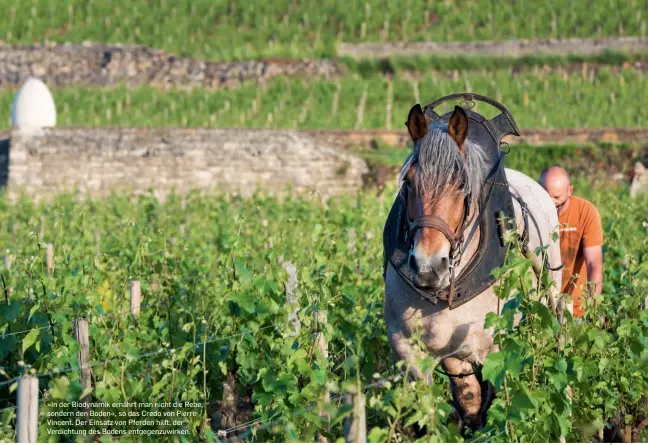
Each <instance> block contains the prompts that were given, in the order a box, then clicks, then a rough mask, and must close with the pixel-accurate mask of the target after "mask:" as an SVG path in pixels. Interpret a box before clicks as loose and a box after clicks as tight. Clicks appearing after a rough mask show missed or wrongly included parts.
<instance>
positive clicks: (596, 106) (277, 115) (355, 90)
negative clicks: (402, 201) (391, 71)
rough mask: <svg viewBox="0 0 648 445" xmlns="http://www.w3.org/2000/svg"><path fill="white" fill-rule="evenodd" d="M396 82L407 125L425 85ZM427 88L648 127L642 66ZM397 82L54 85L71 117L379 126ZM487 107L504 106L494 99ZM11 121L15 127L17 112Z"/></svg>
mask: <svg viewBox="0 0 648 445" xmlns="http://www.w3.org/2000/svg"><path fill="white" fill-rule="evenodd" d="M393 82H394V88H393V99H392V101H393V105H392V119H391V122H390V124H391V128H395V129H403V128H404V126H403V123H404V121H405V118H406V116H407V113H408V111H409V109H410V108H411V107H412V105H414V104H415V103H416V101H417V100H416V96H415V94H416V92H415V85H414V84H413V83H412V82H411V81H409V80H406V79H404V78H402V77H398V76H396V77H395V78H394V80H393ZM338 88H339V90H338ZM417 88H418V94H419V96H420V100H421V101H422V103H423V104H425V103H429V102H431V101H432V100H434V99H436V98H438V97H441V96H443V95H446V94H450V93H453V92H457V91H466V90H470V91H474V92H479V93H480V94H484V95H486V96H490V97H492V98H494V99H498V100H500V101H501V102H502V103H503V104H504V105H505V106H507V107H508V108H509V109H510V110H511V112H512V113H513V115H514V116H515V118H516V120H517V122H518V124H519V125H520V126H521V127H523V128H536V127H551V128H553V127H556V128H562V127H569V128H579V127H642V126H645V122H646V120H647V118H648V108H646V107H645V106H644V105H643V103H642V102H641V101H639V100H637V97H638V95H641V94H643V93H645V92H647V91H648V79H647V78H646V77H645V76H644V75H643V74H642V73H641V72H639V71H636V70H633V69H624V70H622V71H620V72H618V73H616V74H610V73H609V72H608V71H607V70H606V69H602V70H601V71H600V73H599V75H598V76H597V77H596V78H591V77H588V78H587V79H583V77H582V75H581V74H580V73H579V74H576V73H573V74H570V75H568V74H567V73H562V74H561V73H550V74H545V75H542V74H538V75H535V74H533V73H531V72H529V73H523V74H520V75H516V76H511V74H510V72H509V71H508V70H497V71H485V70H484V71H481V72H470V73H462V74H461V75H459V74H458V73H457V76H456V77H455V78H448V77H446V76H445V75H439V74H434V73H431V74H427V75H425V76H423V77H421V78H420V80H418V82H417ZM387 92H388V88H387V80H386V79H385V78H384V77H383V76H379V75H374V76H370V77H369V78H361V77H359V76H347V77H343V78H341V79H338V80H332V81H324V80H313V81H304V80H294V79H286V78H282V79H274V80H272V81H270V82H269V83H267V84H263V85H261V86H259V85H256V84H247V85H244V86H242V87H240V88H236V89H230V90H220V91H214V90H212V91H209V90H202V89H201V90H193V91H187V90H171V91H159V90H155V89H153V88H150V87H141V88H137V89H128V88H126V87H124V86H121V87H117V88H113V89H99V88H94V87H65V88H61V89H54V90H53V95H54V99H55V103H56V106H57V112H58V125H61V126H107V125H108V126H127V127H135V126H153V127H164V126H167V127H179V126H182V127H266V128H308V129H352V128H355V127H356V126H357V127H358V128H361V129H375V128H386V127H387V123H386V114H387V111H386V110H387V107H386V105H387ZM642 92H643V93H642ZM14 95H15V91H13V90H3V91H2V92H0V109H3V110H7V111H9V110H10V109H11V103H12V101H13V97H14ZM363 95H365V96H366V97H365V101H364V109H363V112H362V115H363V118H362V121H361V122H358V120H357V119H358V114H359V113H358V108H359V105H360V103H361V99H362V96H363ZM336 96H337V99H336ZM335 102H337V108H335V107H334V106H333V105H334V103H335ZM446 105H447V104H446ZM444 106H445V105H444ZM448 107H449V105H448ZM482 108H483V107H482ZM448 109H451V108H448ZM441 111H443V109H442V110H441ZM477 111H480V112H482V113H483V114H484V115H486V116H493V115H494V114H495V113H494V110H493V109H490V107H489V108H488V109H487V108H484V109H480V108H479V107H478V108H477ZM2 123H3V127H4V128H8V126H9V124H10V121H9V113H7V114H6V115H5V116H4V118H2Z"/></svg>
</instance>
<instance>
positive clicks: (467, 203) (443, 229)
mask: <svg viewBox="0 0 648 445" xmlns="http://www.w3.org/2000/svg"><path fill="white" fill-rule="evenodd" d="M406 125H407V128H408V130H409V133H410V136H411V137H412V140H413V142H414V147H413V150H412V153H411V154H410V155H409V157H408V159H407V160H406V162H405V164H404V165H403V167H402V170H401V174H400V178H399V181H400V186H401V187H400V189H402V188H403V187H407V209H406V211H407V212H408V216H409V220H410V221H416V220H420V218H423V217H427V218H426V220H427V221H435V222H434V224H425V225H423V226H419V227H414V231H413V232H412V234H411V235H410V237H411V238H412V241H411V243H412V247H411V251H410V255H409V262H408V264H409V268H410V269H411V272H412V277H413V280H412V281H413V285H414V286H416V287H418V288H422V289H427V290H432V291H435V290H439V289H444V288H446V287H447V286H448V285H449V283H450V280H451V276H452V272H453V271H452V268H454V273H456V274H457V276H458V275H459V274H461V272H462V269H463V268H464V267H465V266H466V264H468V263H469V262H470V260H471V258H472V257H473V255H475V253H476V251H477V247H478V245H479V238H480V235H479V231H478V230H477V232H476V234H475V236H474V237H473V238H472V240H471V241H470V244H469V245H468V246H467V248H466V249H465V250H464V251H463V254H462V255H461V257H460V259H459V260H458V262H457V263H456V264H453V262H454V260H455V259H456V257H455V256H454V255H453V252H452V250H453V243H451V239H452V238H453V237H452V235H453V234H454V233H457V232H461V230H462V229H464V228H466V227H467V226H468V227H469V226H472V220H470V221H468V222H469V223H470V224H467V225H466V224H465V223H466V221H465V219H466V218H468V219H470V218H475V215H477V214H478V212H477V208H478V199H479V196H480V190H481V188H482V186H483V183H484V181H485V178H486V175H487V172H488V170H489V168H490V166H489V165H488V162H487V160H486V159H487V158H486V156H485V152H484V150H483V148H482V147H480V146H479V145H477V144H476V143H473V142H472V141H470V140H469V138H468V131H469V128H468V120H467V116H466V113H465V112H464V111H463V110H462V109H461V108H460V107H456V108H455V111H454V113H453V114H452V116H451V118H450V119H449V121H448V122H447V123H446V122H444V121H442V120H436V121H434V122H432V123H429V122H428V119H427V117H426V116H425V114H424V113H423V111H422V109H421V107H420V105H416V106H414V107H413V108H412V110H411V111H410V113H409V116H408V120H407V123H406ZM505 172H506V177H507V179H508V182H509V189H510V191H511V194H512V195H513V196H516V197H519V198H521V199H522V200H523V201H525V202H526V203H527V204H528V210H529V213H530V214H531V215H532V216H533V218H534V220H535V221H536V222H537V225H538V230H529V232H528V247H529V250H530V251H534V250H535V249H536V248H537V247H538V246H540V245H541V242H542V240H544V242H546V243H547V244H548V245H549V246H548V251H547V259H548V262H549V264H554V265H557V264H560V262H561V258H560V247H559V243H558V241H557V240H553V239H552V237H551V233H552V231H554V230H556V229H557V227H558V215H557V213H556V208H555V206H554V204H553V203H552V201H551V198H550V197H549V195H548V194H547V193H546V192H545V190H544V189H543V188H542V187H541V186H540V185H539V184H538V183H537V182H535V181H534V180H532V179H531V178H529V177H528V176H526V175H524V174H522V173H520V172H517V171H515V170H510V169H506V170H505ZM514 209H515V218H516V221H515V226H516V227H515V229H516V230H517V231H518V232H519V233H520V234H521V233H522V232H523V229H524V217H523V215H522V212H521V209H520V206H519V204H518V202H516V200H514ZM465 231H467V229H465ZM550 278H551V279H552V280H553V282H554V283H555V288H554V289H553V292H554V294H556V289H560V284H561V274H560V272H558V271H551V272H550ZM496 284H497V283H495V285H496ZM497 300H498V297H497V295H496V294H495V292H494V289H493V287H491V288H488V289H486V290H485V291H483V292H482V293H480V294H479V295H478V296H477V297H475V298H473V299H472V300H470V301H468V302H467V303H465V304H463V305H462V306H461V307H459V308H456V309H453V310H449V309H448V304H446V302H444V301H439V303H438V304H434V303H432V302H430V301H428V300H426V299H423V298H422V297H421V296H420V295H419V294H418V293H417V292H416V290H415V289H413V288H412V287H411V286H410V284H408V283H407V282H406V281H405V280H404V279H403V278H402V277H401V276H400V275H399V274H398V272H397V271H396V270H395V269H394V267H393V266H392V265H391V263H388V265H387V269H386V272H385V322H386V324H387V333H388V336H389V341H390V343H391V346H392V350H393V352H394V355H395V358H396V359H397V360H404V361H405V362H406V363H407V364H408V366H409V367H410V372H411V373H412V374H413V376H414V377H415V378H420V379H427V380H430V379H431V377H432V376H431V375H424V374H423V372H421V371H420V369H418V368H417V367H416V361H417V359H420V358H424V356H426V355H431V356H434V357H437V358H438V359H440V361H441V364H442V366H443V368H444V369H445V371H446V372H447V373H448V374H453V375H463V374H470V373H472V371H473V364H475V365H477V366H479V365H481V364H483V362H484V360H485V359H486V356H487V354H488V353H489V352H491V351H495V350H496V346H495V345H494V344H493V331H492V330H491V329H485V328H484V321H485V318H486V314H488V313H489V312H496V311H497V308H498V301H497ZM503 303H504V302H502V304H501V305H503ZM501 305H500V306H501ZM414 335H418V336H420V338H421V339H422V341H423V343H424V344H425V348H426V350H425V351H421V350H420V348H417V347H414V346H413V345H412V342H411V338H412V337H413V336H414ZM451 388H452V393H453V398H454V401H455V406H456V407H457V410H458V413H459V415H460V417H461V420H462V425H465V426H468V427H470V428H472V429H473V430H475V429H479V428H481V427H482V426H483V421H484V418H485V407H486V405H487V402H488V401H487V400H483V399H484V398H485V397H483V394H482V385H481V383H480V382H479V380H478V378H477V377H476V376H475V375H474V374H473V375H468V376H465V377H452V378H451Z"/></svg>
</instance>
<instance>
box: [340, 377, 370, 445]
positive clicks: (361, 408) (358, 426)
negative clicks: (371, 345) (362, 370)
mask: <svg viewBox="0 0 648 445" xmlns="http://www.w3.org/2000/svg"><path fill="white" fill-rule="evenodd" d="M344 402H345V404H346V405H347V406H351V407H352V408H353V410H352V411H351V414H350V415H349V416H348V417H347V418H346V419H345V420H344V437H345V439H346V441H347V442H354V443H366V442H367V416H366V413H365V395H364V393H363V392H362V391H360V387H359V385H358V386H357V387H355V388H353V389H352V390H350V391H349V392H347V394H346V395H345V396H344Z"/></svg>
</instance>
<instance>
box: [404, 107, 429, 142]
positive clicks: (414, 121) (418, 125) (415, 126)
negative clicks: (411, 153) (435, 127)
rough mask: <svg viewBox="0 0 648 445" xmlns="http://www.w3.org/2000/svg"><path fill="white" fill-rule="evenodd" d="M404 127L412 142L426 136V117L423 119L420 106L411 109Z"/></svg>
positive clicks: (423, 115)
mask: <svg viewBox="0 0 648 445" xmlns="http://www.w3.org/2000/svg"><path fill="white" fill-rule="evenodd" d="M405 125H406V126H407V130H408V131H409V134H410V136H411V137H412V140H413V141H414V142H416V141H418V140H419V139H421V138H422V137H423V136H425V135H426V134H427V132H428V120H427V117H425V114H424V113H423V110H422V109H421V105H420V104H416V105H414V106H413V107H412V109H411V110H410V112H409V115H408V116H407V122H405Z"/></svg>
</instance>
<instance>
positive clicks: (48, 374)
mask: <svg viewBox="0 0 648 445" xmlns="http://www.w3.org/2000/svg"><path fill="white" fill-rule="evenodd" d="M278 326H279V325H278V324H273V325H270V326H264V327H262V328H258V329H254V330H250V331H245V332H240V333H238V334H233V335H229V336H226V337H220V338H214V339H209V340H206V341H202V342H198V343H194V344H193V347H194V348H198V347H201V346H204V345H207V344H210V343H216V342H219V341H223V340H229V339H232V338H236V337H240V336H243V335H247V334H256V333H257V332H260V331H263V330H267V329H270V328H275V327H278ZM190 344H191V343H185V344H184V345H182V346H180V347H176V348H171V349H164V350H160V351H154V352H147V353H146V354H141V355H137V356H128V355H127V356H125V357H119V358H114V359H111V360H101V361H96V362H93V363H90V364H89V365H88V367H90V368H94V367H96V366H99V365H102V366H103V365H105V364H106V363H114V362H119V361H124V360H125V359H128V358H130V359H131V361H137V360H139V359H142V358H149V357H156V356H158V355H164V354H172V353H174V352H176V351H177V350H179V349H182V348H184V347H185V346H187V345H190ZM80 370H81V367H80V366H71V367H69V368H65V369H61V370H55V371H50V372H45V373H42V374H31V375H32V376H33V377H37V378H42V377H51V376H53V375H60V374H65V373H66V372H72V371H80ZM20 378H21V376H18V377H13V378H11V379H9V380H6V381H4V382H0V388H2V387H4V386H7V385H10V384H12V383H14V382H16V381H18V380H20Z"/></svg>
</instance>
